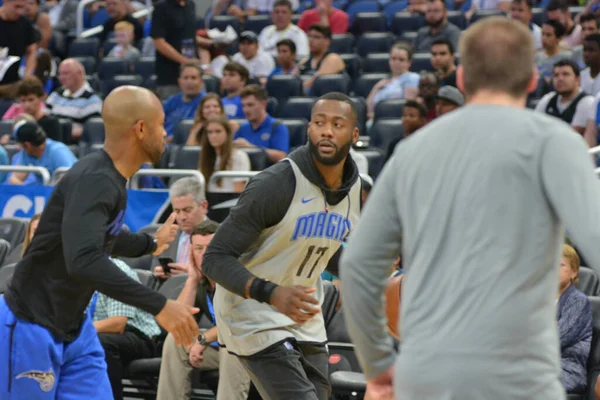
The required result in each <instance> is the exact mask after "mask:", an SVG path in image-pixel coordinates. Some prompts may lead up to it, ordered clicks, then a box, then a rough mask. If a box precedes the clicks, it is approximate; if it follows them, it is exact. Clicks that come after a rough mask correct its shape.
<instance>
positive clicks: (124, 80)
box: [100, 75, 144, 97]
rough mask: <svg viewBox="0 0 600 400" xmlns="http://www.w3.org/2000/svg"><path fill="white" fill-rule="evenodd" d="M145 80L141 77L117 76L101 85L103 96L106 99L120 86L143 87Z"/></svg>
mask: <svg viewBox="0 0 600 400" xmlns="http://www.w3.org/2000/svg"><path fill="white" fill-rule="evenodd" d="M143 83H144V78H142V77H141V76H140V75H115V76H113V77H112V78H107V79H105V80H104V81H102V83H101V84H100V87H101V88H102V94H103V95H104V96H105V97H106V96H108V94H109V93H110V92H112V91H113V90H114V89H116V88H118V87H120V86H126V85H128V86H142V84H143Z"/></svg>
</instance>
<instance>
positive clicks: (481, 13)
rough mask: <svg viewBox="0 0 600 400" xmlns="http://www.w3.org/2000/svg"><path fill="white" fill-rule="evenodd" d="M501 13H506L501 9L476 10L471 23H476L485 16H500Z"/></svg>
mask: <svg viewBox="0 0 600 400" xmlns="http://www.w3.org/2000/svg"><path fill="white" fill-rule="evenodd" d="M500 15H505V14H504V13H503V12H502V11H500V10H476V11H475V12H474V13H473V15H472V16H471V19H470V20H469V25H471V24H474V23H475V22H477V21H479V20H480V19H483V18H487V17H493V16H500Z"/></svg>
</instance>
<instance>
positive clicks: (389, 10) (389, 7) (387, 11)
mask: <svg viewBox="0 0 600 400" xmlns="http://www.w3.org/2000/svg"><path fill="white" fill-rule="evenodd" d="M407 6H408V1H407V0H397V1H390V2H389V3H388V4H386V5H385V6H383V10H382V13H383V15H384V16H385V19H386V21H387V25H388V27H391V26H392V21H393V20H394V16H395V15H396V14H397V13H399V12H402V11H404V10H406V7H407Z"/></svg>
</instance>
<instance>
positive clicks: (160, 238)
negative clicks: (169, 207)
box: [154, 213, 179, 256]
mask: <svg viewBox="0 0 600 400" xmlns="http://www.w3.org/2000/svg"><path fill="white" fill-rule="evenodd" d="M176 217H177V214H175V213H172V214H171V215H169V218H168V219H167V221H166V222H165V223H164V224H163V225H162V226H161V227H160V228H158V230H157V231H156V235H155V237H156V251H155V252H154V255H155V256H158V255H159V254H161V253H162V252H163V251H165V250H167V249H168V248H169V243H171V242H172V241H173V240H175V236H177V229H179V227H178V226H177V224H176V223H175V218H176Z"/></svg>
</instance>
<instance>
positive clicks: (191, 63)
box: [179, 62, 202, 78]
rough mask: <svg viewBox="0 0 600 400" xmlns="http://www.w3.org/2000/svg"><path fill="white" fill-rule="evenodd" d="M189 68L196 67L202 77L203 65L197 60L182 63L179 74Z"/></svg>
mask: <svg viewBox="0 0 600 400" xmlns="http://www.w3.org/2000/svg"><path fill="white" fill-rule="evenodd" d="M188 68H194V69H195V70H196V71H198V73H199V74H200V78H202V67H201V66H200V65H199V64H198V63H195V62H186V63H183V64H181V66H180V67H179V74H180V75H181V73H182V72H183V71H185V70H186V69H188Z"/></svg>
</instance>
